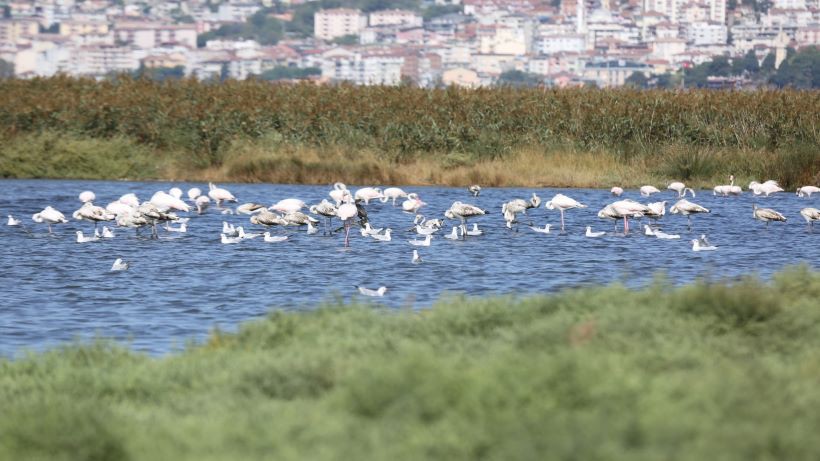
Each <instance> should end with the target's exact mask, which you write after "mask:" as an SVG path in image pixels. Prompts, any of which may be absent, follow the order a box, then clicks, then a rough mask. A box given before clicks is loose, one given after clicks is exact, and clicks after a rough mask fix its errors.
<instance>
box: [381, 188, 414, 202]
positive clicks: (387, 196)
mask: <svg viewBox="0 0 820 461" xmlns="http://www.w3.org/2000/svg"><path fill="white" fill-rule="evenodd" d="M382 195H383V197H382V198H381V201H382V203H385V202H387V201H388V200H393V206H396V200H398V199H400V198H403V197H407V196H408V194H407V192H405V191H403V190H401V189H400V188H398V187H388V188H387V189H385V190H384V192H382Z"/></svg>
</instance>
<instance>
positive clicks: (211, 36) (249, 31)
mask: <svg viewBox="0 0 820 461" xmlns="http://www.w3.org/2000/svg"><path fill="white" fill-rule="evenodd" d="M269 14H270V10H268V9H261V10H259V11H257V12H256V13H254V14H253V15H252V16H251V17H250V18H248V20H247V21H246V22H245V23H244V24H226V25H224V26H222V27H220V28H219V29H216V30H212V31H209V32H205V33H204V34H200V35H198V36H197V38H196V44H197V46H198V47H200V48H201V47H204V46H205V44H206V43H207V42H208V40H217V39H225V40H236V39H239V38H243V39H245V40H256V41H257V42H259V43H260V44H262V45H275V44H276V43H278V42H279V40H281V39H282V35H283V34H284V27H283V26H282V23H281V22H280V21H279V20H278V19H276V18H274V17H271V16H269Z"/></svg>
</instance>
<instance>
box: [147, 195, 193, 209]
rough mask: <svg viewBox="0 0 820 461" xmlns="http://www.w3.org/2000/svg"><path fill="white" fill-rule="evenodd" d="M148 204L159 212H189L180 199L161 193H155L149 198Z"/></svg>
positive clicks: (185, 204)
mask: <svg viewBox="0 0 820 461" xmlns="http://www.w3.org/2000/svg"><path fill="white" fill-rule="evenodd" d="M181 192H182V191H180V193H181ZM149 202H151V203H152V204H153V205H154V206H156V207H157V208H159V209H160V211H168V210H176V211H184V212H188V210H189V207H188V204H187V203H185V202H183V201H182V199H180V198H178V197H174V196H173V195H171V194H168V193H166V192H163V191H157V192H156V193H155V194H154V195H152V196H151V200H149Z"/></svg>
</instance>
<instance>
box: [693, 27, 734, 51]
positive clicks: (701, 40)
mask: <svg viewBox="0 0 820 461" xmlns="http://www.w3.org/2000/svg"><path fill="white" fill-rule="evenodd" d="M727 37H728V30H727V28H726V26H725V25H723V24H719V23H716V22H696V23H693V24H688V25H687V26H686V40H687V41H688V42H689V43H691V44H692V45H695V46H701V45H725V44H726V40H727Z"/></svg>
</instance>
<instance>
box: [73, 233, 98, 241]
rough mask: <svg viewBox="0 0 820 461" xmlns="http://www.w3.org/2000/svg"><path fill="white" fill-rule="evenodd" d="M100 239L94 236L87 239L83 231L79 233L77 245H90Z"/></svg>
mask: <svg viewBox="0 0 820 461" xmlns="http://www.w3.org/2000/svg"><path fill="white" fill-rule="evenodd" d="M99 239H100V238H99V237H97V236H96V235H92V236H90V237H86V236H84V235H83V231H77V243H89V242H96V241H98V240H99Z"/></svg>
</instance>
